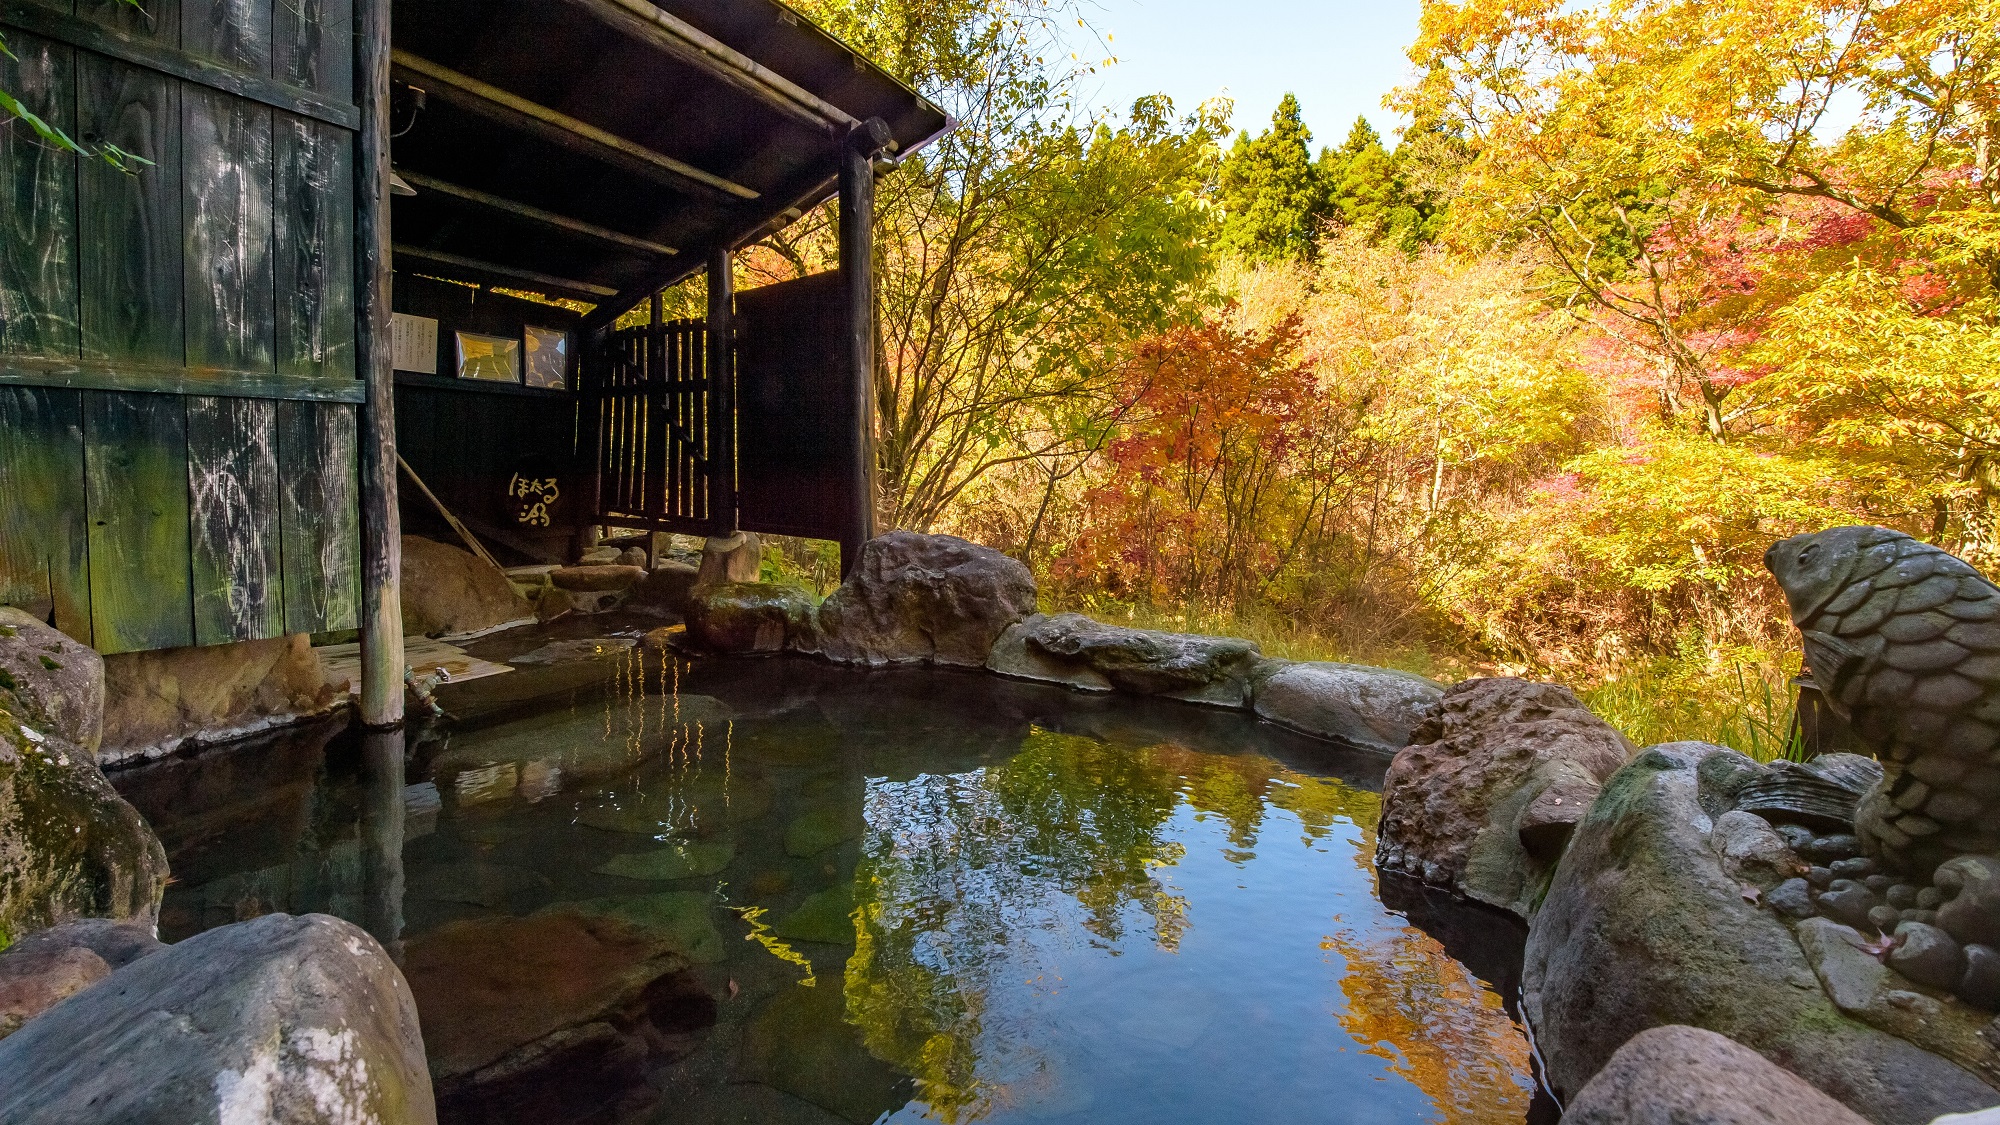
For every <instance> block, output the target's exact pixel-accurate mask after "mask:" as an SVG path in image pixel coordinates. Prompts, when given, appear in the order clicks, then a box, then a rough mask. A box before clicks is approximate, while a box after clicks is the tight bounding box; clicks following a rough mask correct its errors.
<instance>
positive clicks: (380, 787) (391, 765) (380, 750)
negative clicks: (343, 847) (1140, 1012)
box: [361, 730, 406, 958]
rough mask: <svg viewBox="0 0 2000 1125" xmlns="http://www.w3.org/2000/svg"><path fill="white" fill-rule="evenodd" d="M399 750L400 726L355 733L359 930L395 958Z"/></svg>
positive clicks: (399, 893) (398, 946)
mask: <svg viewBox="0 0 2000 1125" xmlns="http://www.w3.org/2000/svg"><path fill="white" fill-rule="evenodd" d="M404 749H405V747H404V742H403V732H402V731H401V730H385V731H370V732H369V733H367V734H365V735H362V736H361V780H362V804H361V928H362V929H364V930H367V931H368V932H369V933H371V934H374V935H375V940H377V941H379V942H381V943H382V948H384V949H386V950H388V951H389V955H390V956H391V957H396V958H400V957H401V956H402V952H403V835H404V819H405V816H406V813H405V810H404V806H403V781H404V777H403V765H404V758H405V754H404Z"/></svg>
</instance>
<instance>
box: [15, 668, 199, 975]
mask: <svg viewBox="0 0 2000 1125" xmlns="http://www.w3.org/2000/svg"><path fill="white" fill-rule="evenodd" d="M166 883H167V856H166V851H165V850H164V849H163V848H161V846H160V841H159V838H158V837H157V836H155V835H154V834H153V830H152V829H151V828H150V827H149V826H148V825H147V824H146V821H145V819H144V818H143V817H141V816H140V815H139V812H138V810H137V809H134V808H133V807H132V806H131V805H130V804H128V803H126V801H125V800H124V798H122V797H120V796H119V795H118V794H117V792H116V791H115V790H113V789H112V788H111V783H110V782H108V781H106V780H105V778H104V774H103V773H102V772H101V771H100V770H99V769H98V768H97V764H96V763H95V762H93V761H92V760H91V756H90V754H89V753H88V752H86V751H84V750H82V749H80V748H78V747H77V746H75V745H74V744H72V743H68V742H65V741H63V740H61V739H59V738H57V737H55V736H54V735H49V734H44V733H42V732H41V731H38V730H35V729H34V728H33V727H30V726H27V725H24V724H23V723H21V722H20V721H19V720H18V719H16V717H15V716H14V715H13V713H11V712H10V711H9V710H6V709H5V708H0V934H5V935H8V938H7V940H10V941H11V940H12V938H14V937H19V936H20V935H22V934H26V933H29V932H32V931H34V930H38V929H41V928H43V927H45V926H50V925H54V924H55V923H57V922H60V921H63V920H65V919H69V918H79V917H103V918H120V919H124V918H132V919H139V920H143V921H147V922H151V921H152V920H153V919H155V918H156V917H157V916H158V913H159V908H160V896H161V894H162V893H163V892H164V891H165V889H166Z"/></svg>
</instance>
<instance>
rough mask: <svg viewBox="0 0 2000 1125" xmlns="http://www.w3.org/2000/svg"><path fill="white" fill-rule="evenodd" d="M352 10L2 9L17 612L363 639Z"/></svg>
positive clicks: (220, 0) (175, 631) (2, 548)
mask: <svg viewBox="0 0 2000 1125" xmlns="http://www.w3.org/2000/svg"><path fill="white" fill-rule="evenodd" d="M351 22H352V21H351V5H350V0H146V5H145V10H144V11H143V12H142V11H139V10H135V9H134V8H132V7H131V6H130V5H126V4H121V3H118V2H116V0H0V27H4V30H5V34H6V40H7V45H8V47H9V49H10V50H12V51H13V53H14V55H15V58H13V59H6V58H0V89H5V90H8V91H10V92H12V93H14V94H15V95H16V96H17V97H19V98H20V99H21V101H22V102H23V103H24V104H25V105H26V107H27V108H28V109H29V110H31V111H32V112H35V113H37V114H39V115H40V116H42V117H43V118H45V119H46V120H48V121H49V122H50V123H51V124H53V125H55V126H56V127H58V128H60V129H63V130H64V131H65V132H67V133H69V134H70V135H71V136H74V137H76V138H78V139H79V140H81V141H83V142H85V143H86V144H112V145H116V146H118V147H119V148H122V149H124V150H125V151H127V152H130V153H133V154H134V155H136V156H138V157H141V158H143V159H144V160H146V161H150V163H149V164H145V165H140V166H138V167H137V169H136V170H135V171H131V172H126V171H120V170H118V169H116V168H113V167H111V166H110V165H108V164H106V163H104V162H102V161H96V160H86V159H80V158H78V157H76V156H74V155H71V154H68V153H64V152H61V151H59V150H57V149H55V148H52V147H50V146H48V145H46V144H43V143H41V142H40V141H38V140H37V139H36V138H35V137H34V136H33V134H32V133H30V132H29V131H28V130H27V129H25V128H21V127H18V126H16V127H14V128H10V129H6V130H4V131H0V602H5V603H8V604H15V605H24V606H27V607H30V608H31V609H32V610H33V611H35V612H37V613H46V614H48V615H50V616H52V617H53V619H54V621H55V623H56V625H57V626H58V627H59V628H61V629H62V630H63V631H65V632H67V633H69V634H70V635H72V636H75V637H77V638H78V639H80V640H83V641H86V642H88V643H90V644H92V645H94V646H95V647H96V648H97V649H99V650H100V651H102V652H106V653H112V652H124V651H132V650H138V649H151V648H164V647H172V646H179V645H189V644H213V643H219V642H223V641H229V640H239V639H250V638H261V637H271V636H277V635H280V634H283V633H287V632H321V631H326V630H334V629H346V628H352V627H353V626H354V625H355V624H356V621H357V605H358V600H359V571H358V527H357V518H358V517H357V511H358V507H357V501H358V496H357V488H356V466H355V425H356V418H355V412H356V407H355V404H356V403H358V402H360V401H361V398H362V387H361V383H360V382H359V381H358V380H357V379H356V378H355V370H354V344H355V339H354V338H355V314H354V293H355V289H354V282H355V279H354V266H353V262H354V235H353V212H354V180H353V162H354V130H355V128H356V127H357V125H358V123H359V115H358V113H357V112H356V110H355V109H354V105H353V102H354V97H353V94H354V89H353V84H354V78H353V64H352V55H353V29H352V26H351Z"/></svg>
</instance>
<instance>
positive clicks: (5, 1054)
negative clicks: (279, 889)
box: [0, 914, 437, 1125]
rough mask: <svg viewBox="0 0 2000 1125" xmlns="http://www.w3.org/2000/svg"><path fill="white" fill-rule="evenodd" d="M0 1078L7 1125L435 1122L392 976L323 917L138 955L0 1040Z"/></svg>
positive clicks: (419, 1051)
mask: <svg viewBox="0 0 2000 1125" xmlns="http://www.w3.org/2000/svg"><path fill="white" fill-rule="evenodd" d="M0 1074H5V1075H6V1076H7V1081H6V1082H4V1083H0V1121H7V1122H9V1123H11V1125H43V1123H47V1125H56V1123H58V1122H62V1123H68V1122H99V1121H103V1122H110V1121H116V1122H120V1123H121V1125H205V1123H214V1125H225V1123H230V1125H233V1123H235V1122H245V1121H256V1122H270V1123H273V1125H306V1123H313V1125H322V1123H324V1125H347V1123H349V1122H378V1121H379V1122H390V1121H394V1122H409V1123H412V1125H426V1123H433V1122H435V1121H436V1120H437V1115H436V1110H435V1107H434V1106H433V1104H432V1101H431V1083H430V1075H429V1072H428V1071H427V1070H426V1069H425V1065H424V1048H423V1040H422V1039H421V1037H420V1036H419V1035H418V1032H417V1012H416V1005H415V1004H414V1003H413V1002H412V1001H411V999H410V990H409V988H408V987H407V986H406V985H405V984H404V983H403V977H402V974H400V973H398V972H397V971H396V966H395V963H394V962H392V961H391V960H390V959H389V955H388V954H387V953H386V952H384V951H383V949H382V947H381V946H380V945H378V944H376V942H375V939H374V938H372V937H369V936H368V934H367V933H366V932H365V931H363V930H361V929H359V928H357V927H355V926H351V925H349V924H348V923H346V922H343V921H340V920H339V919H337V918H332V917H329V916H327V915H324V914H307V915H303V916H300V917H296V918H295V917H292V916H291V915H287V914H267V915H265V916H264V917H262V918H257V919H254V920H252V921H249V922H240V923H237V924H235V925H232V926H223V927H221V928H219V929H214V930H209V931H207V932H206V933H202V934H197V935H196V936H194V937H191V938H189V939H187V940H186V941H183V942H181V943H179V944H178V945H173V946H169V947H167V948H166V949H163V950H160V951H159V952H156V953H151V954H149V955H147V956H144V957H141V958H139V959H138V960H136V961H134V962H132V963H131V964H128V965H126V966H125V967H124V968H122V969H119V970H117V971H116V972H114V973H112V974H111V975H110V976H109V977H108V978H106V979H105V980H103V981H100V982H98V983H97V984H96V985H94V986H92V987H90V988H86V989H84V990H83V991H81V992H79V993H77V994H76V995H74V996H71V997H70V998H69V999H67V1000H65V1001H63V1002H62V1003H60V1004H57V1005H56V1006H55V1007H53V1008H50V1009H49V1010H48V1011H46V1012H43V1013H42V1014H41V1015H39V1016H37V1017H36V1018H34V1019H32V1020H29V1021H28V1023H27V1024H26V1025H25V1026H23V1027H22V1028H21V1030H20V1031H17V1032H15V1033H14V1034H13V1035H11V1036H8V1037H7V1038H6V1039H4V1040H0Z"/></svg>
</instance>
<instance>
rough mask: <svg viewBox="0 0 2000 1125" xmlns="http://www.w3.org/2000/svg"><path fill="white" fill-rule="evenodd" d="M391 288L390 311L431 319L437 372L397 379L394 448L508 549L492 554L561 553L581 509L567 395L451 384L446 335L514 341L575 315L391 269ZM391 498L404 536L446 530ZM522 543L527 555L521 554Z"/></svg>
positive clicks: (425, 507) (425, 512)
mask: <svg viewBox="0 0 2000 1125" xmlns="http://www.w3.org/2000/svg"><path fill="white" fill-rule="evenodd" d="M393 292H394V300H395V309H396V311H397V312H399V313H408V314H410V315H413V316H423V317H429V318H431V319H432V320H435V321H437V322H438V371H439V372H440V373H439V374H437V375H419V374H415V373H399V374H398V375H397V376H396V448H397V451H398V452H399V453H401V455H402V457H403V459H404V460H406V461H408V462H409V463H410V466H411V467H412V468H414V469H415V470H416V471H417V473H418V474H419V475H420V476H422V477H423V479H424V483H425V484H427V485H429V486H430V488H431V491H433V492H434V493H436V494H437V496H438V498H439V499H440V500H442V501H444V503H445V504H446V505H447V506H448V507H450V508H451V510H452V511H453V513H454V514H456V515H457V516H458V517H459V518H460V519H463V520H465V521H466V522H467V523H468V524H469V525H471V526H472V528H473V529H474V531H475V532H477V533H478V534H480V535H482V536H486V537H488V538H489V539H490V540H492V541H493V542H497V543H498V544H499V545H500V548H506V549H500V548H496V550H499V553H500V554H501V555H502V556H506V557H514V556H519V557H520V561H524V562H525V561H530V560H533V559H539V558H542V557H547V556H548V554H549V553H551V552H552V553H553V554H554V555H555V556H556V557H560V556H561V555H562V554H563V553H564V552H565V551H566V550H567V548H568V541H569V537H570V535H571V534H572V532H573V531H574V530H575V527H576V526H577V525H578V524H581V523H586V522H589V516H590V514H591V513H590V512H589V510H588V509H589V507H590V505H589V504H588V503H586V502H584V500H583V491H584V488H583V485H584V483H585V481H584V474H583V472H582V470H581V466H580V464H579V462H578V456H577V443H576V411H577V404H576V396H575V395H574V394H572V393H571V392H569V391H561V390H548V389H541V388H535V387H526V386H518V385H513V384H506V383H488V382H483V381H478V380H471V379H459V378H457V377H456V376H455V375H454V374H453V371H454V364H455V363H456V347H455V341H454V338H453V333H454V332H458V331H461V330H462V331H467V332H478V333H483V334H485V335H489V336H506V337H511V338H514V339H519V338H520V337H521V332H522V329H523V328H525V327H527V326H529V325H533V326H535V327H538V328H547V329H557V330H562V331H569V330H571V329H572V328H574V327H575V324H576V322H577V321H578V320H580V319H582V318H581V317H579V316H578V315H577V314H576V313H574V312H571V311H569V310H567V309H561V308H555V307H552V306H549V305H543V304H536V303H533V302H530V301H524V300H521V299H519V298H515V297H509V296H507V295H505V294H500V293H493V292H482V291H475V290H474V289H472V288H469V287H467V286H464V285H455V284H452V283H450V282H444V281H438V280H435V279H433V278H428V277H424V276H422V275H420V274H411V273H405V272H399V273H397V275H396V283H395V286H394V290H393ZM574 351H575V345H574V340H572V355H574ZM551 480H553V481H554V482H555V484H554V485H553V486H552V487H551V486H548V484H547V482H549V481H551ZM401 496H402V508H403V517H404V520H405V522H406V523H407V524H409V525H410V526H411V527H412V528H413V529H415V530H418V531H420V532H422V533H425V534H439V533H442V534H444V535H446V536H449V535H450V532H449V530H448V529H446V528H445V527H444V526H443V524H442V521H440V520H439V519H438V517H437V515H436V513H435V512H433V511H432V510H431V508H430V502H429V501H427V500H425V499H424V498H423V496H422V495H421V494H420V493H419V492H417V490H415V489H406V490H404V491H403V492H402V493H401ZM537 504H539V505H540V508H539V510H537V508H536V505H537ZM496 534H497V535H498V536H504V538H497V539H496V538H494V537H495V536H496ZM530 544H531V545H534V546H536V548H537V550H535V551H528V550H524V549H523V545H530Z"/></svg>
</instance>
